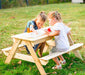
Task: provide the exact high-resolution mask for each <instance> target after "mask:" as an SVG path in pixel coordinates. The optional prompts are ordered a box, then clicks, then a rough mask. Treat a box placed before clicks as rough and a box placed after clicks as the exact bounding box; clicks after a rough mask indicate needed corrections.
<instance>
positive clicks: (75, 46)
mask: <svg viewBox="0 0 85 75" xmlns="http://www.w3.org/2000/svg"><path fill="white" fill-rule="evenodd" d="M82 46H83V43H77V44H73V45H72V46H70V48H69V50H67V51H64V52H56V53H53V54H50V55H47V56H44V57H42V58H41V59H43V60H50V59H52V58H54V57H57V56H59V55H62V54H65V53H68V52H70V51H76V52H74V53H76V54H75V56H77V57H78V58H80V59H82V58H81V56H80V54H79V53H78V51H77V50H78V49H79V48H81V47H82ZM82 60H83V59H82Z"/></svg>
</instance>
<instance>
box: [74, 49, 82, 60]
mask: <svg viewBox="0 0 85 75" xmlns="http://www.w3.org/2000/svg"><path fill="white" fill-rule="evenodd" d="M73 53H74V54H75V56H76V57H78V58H79V59H81V60H83V58H82V56H81V54H80V53H79V50H74V51H73Z"/></svg>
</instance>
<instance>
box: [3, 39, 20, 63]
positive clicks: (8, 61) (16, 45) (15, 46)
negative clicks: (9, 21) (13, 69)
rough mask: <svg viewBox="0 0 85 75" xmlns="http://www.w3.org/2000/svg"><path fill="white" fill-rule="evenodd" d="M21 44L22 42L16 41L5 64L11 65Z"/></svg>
mask: <svg viewBox="0 0 85 75" xmlns="http://www.w3.org/2000/svg"><path fill="white" fill-rule="evenodd" d="M20 42H21V40H18V39H15V42H14V44H13V46H12V48H11V50H10V52H9V54H8V57H7V58H6V61H5V63H8V64H9V63H10V61H11V59H12V58H13V56H14V54H15V52H16V50H17V47H18V45H19V44H20Z"/></svg>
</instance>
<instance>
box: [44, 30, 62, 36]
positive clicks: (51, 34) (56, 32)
mask: <svg viewBox="0 0 85 75" xmlns="http://www.w3.org/2000/svg"><path fill="white" fill-rule="evenodd" d="M45 34H46V35H48V36H58V35H59V34H60V30H55V32H51V33H50V32H48V31H46V33H45Z"/></svg>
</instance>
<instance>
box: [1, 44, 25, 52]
mask: <svg viewBox="0 0 85 75" xmlns="http://www.w3.org/2000/svg"><path fill="white" fill-rule="evenodd" d="M23 46H24V45H23V44H20V45H19V46H18V47H23ZM11 48H12V47H7V48H4V49H2V51H9V50H11Z"/></svg>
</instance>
